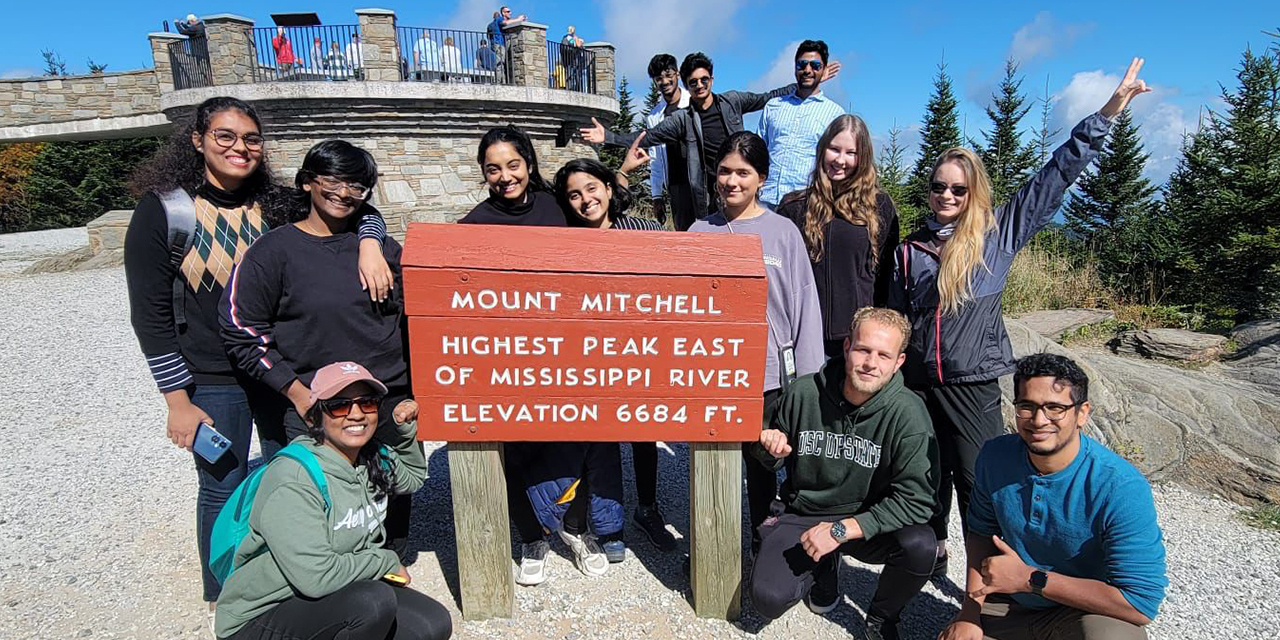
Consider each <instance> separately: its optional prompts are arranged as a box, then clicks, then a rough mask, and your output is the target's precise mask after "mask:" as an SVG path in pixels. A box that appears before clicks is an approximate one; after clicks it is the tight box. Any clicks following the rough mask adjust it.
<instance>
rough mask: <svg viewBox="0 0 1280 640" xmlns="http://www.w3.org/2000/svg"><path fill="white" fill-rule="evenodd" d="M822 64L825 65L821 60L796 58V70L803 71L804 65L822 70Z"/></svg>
mask: <svg viewBox="0 0 1280 640" xmlns="http://www.w3.org/2000/svg"><path fill="white" fill-rule="evenodd" d="M824 66H826V65H824V64H822V61H821V60H796V71H804V68H805V67H809V68H810V69H813V70H814V71H822V67H824Z"/></svg>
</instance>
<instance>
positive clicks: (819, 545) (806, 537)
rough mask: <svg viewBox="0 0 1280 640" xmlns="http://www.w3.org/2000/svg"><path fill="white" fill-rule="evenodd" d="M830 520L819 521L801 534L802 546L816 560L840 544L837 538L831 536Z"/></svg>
mask: <svg viewBox="0 0 1280 640" xmlns="http://www.w3.org/2000/svg"><path fill="white" fill-rule="evenodd" d="M832 524H833V523H830V522H819V523H818V524H815V525H813V527H811V528H810V529H809V530H808V531H806V532H804V533H802V534H800V546H801V547H803V548H804V552H805V553H807V554H809V557H810V558H813V561H814V562H817V561H819V560H821V559H822V556H825V555H827V554H828V553H831V552H832V551H835V550H836V547H839V546H840V543H839V542H836V539H835V538H832V537H831V525H832Z"/></svg>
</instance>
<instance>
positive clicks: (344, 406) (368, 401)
mask: <svg viewBox="0 0 1280 640" xmlns="http://www.w3.org/2000/svg"><path fill="white" fill-rule="evenodd" d="M381 402H382V396H364V397H360V398H332V399H329V400H320V401H318V402H317V404H319V405H320V410H321V411H323V412H325V413H326V414H328V415H329V417H330V418H345V417H347V415H349V414H350V413H351V406H352V405H359V406H360V411H361V412H362V413H377V412H378V405H379V404H380V403H381Z"/></svg>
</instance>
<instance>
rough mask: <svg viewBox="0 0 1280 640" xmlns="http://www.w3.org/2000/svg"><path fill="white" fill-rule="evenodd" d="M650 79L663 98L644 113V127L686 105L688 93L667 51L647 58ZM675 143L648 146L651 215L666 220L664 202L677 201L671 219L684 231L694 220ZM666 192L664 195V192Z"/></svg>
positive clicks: (685, 179)
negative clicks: (651, 201)
mask: <svg viewBox="0 0 1280 640" xmlns="http://www.w3.org/2000/svg"><path fill="white" fill-rule="evenodd" d="M649 79H650V80H652V81H653V84H654V85H655V86H657V87H658V93H660V94H662V101H661V102H659V103H658V104H655V105H653V110H652V111H650V112H649V115H648V116H645V119H644V125H645V127H646V128H652V127H656V126H658V123H659V122H662V121H663V120H665V119H667V117H668V116H670V115H671V114H673V113H675V112H676V110H678V109H684V108H686V107H688V106H689V92H688V91H681V90H680V71H679V69H677V68H676V57H675V56H673V55H671V54H669V53H659V54H658V55H656V56H654V57H653V58H652V59H650V60H649ZM680 154H681V150H680V146H679V143H678V142H668V143H666V144H660V145H656V146H654V147H650V149H649V157H650V158H651V159H652V163H651V164H650V165H649V194H650V196H651V197H652V198H653V214H654V217H656V218H657V219H658V222H660V223H665V222H666V220H667V207H666V203H667V202H673V203H676V206H677V207H680V209H676V208H675V207H673V208H672V219H673V221H674V222H675V224H676V228H677V229H679V230H681V231H683V230H685V229H688V228H689V225H692V224H693V221H694V220H695V219H696V218H695V216H694V215H693V212H692V211H690V210H688V209H689V207H688V206H684V205H686V204H687V203H689V202H692V196H691V195H690V192H689V176H688V175H687V174H686V173H685V171H686V169H685V165H684V158H683V157H681V155H680ZM664 190H665V191H666V192H667V194H666V195H665V196H664V194H663V191H664Z"/></svg>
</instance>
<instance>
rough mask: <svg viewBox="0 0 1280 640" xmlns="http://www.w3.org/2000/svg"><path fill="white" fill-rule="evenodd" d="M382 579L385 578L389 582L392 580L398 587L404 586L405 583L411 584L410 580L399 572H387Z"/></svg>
mask: <svg viewBox="0 0 1280 640" xmlns="http://www.w3.org/2000/svg"><path fill="white" fill-rule="evenodd" d="M382 579H383V580H386V581H387V582H390V583H391V584H394V585H396V586H397V587H403V586H405V585H407V584H409V581H408V580H405V579H404V576H402V575H400V574H398V573H388V574H386V575H384V576H382Z"/></svg>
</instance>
